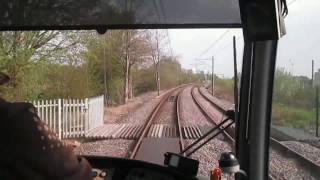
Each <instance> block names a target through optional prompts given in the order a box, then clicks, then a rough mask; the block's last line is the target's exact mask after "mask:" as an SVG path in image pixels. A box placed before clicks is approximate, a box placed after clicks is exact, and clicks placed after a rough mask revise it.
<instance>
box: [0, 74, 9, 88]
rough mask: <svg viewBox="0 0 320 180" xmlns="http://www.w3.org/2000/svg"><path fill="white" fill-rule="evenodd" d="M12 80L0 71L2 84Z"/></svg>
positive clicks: (0, 83)
mask: <svg viewBox="0 0 320 180" xmlns="http://www.w3.org/2000/svg"><path fill="white" fill-rule="evenodd" d="M9 80H10V77H9V76H8V75H6V74H5V73H3V72H0V85H3V84H5V83H7V82H8V81H9Z"/></svg>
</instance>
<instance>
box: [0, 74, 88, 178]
mask: <svg viewBox="0 0 320 180" xmlns="http://www.w3.org/2000/svg"><path fill="white" fill-rule="evenodd" d="M8 81H9V77H8V76H7V75H5V74H4V73H1V72H0V85H2V84H4V83H5V82H8ZM0 117H1V118H0V119H1V125H0V143H1V146H0V179H8V180H9V179H31V180H43V179H52V180H60V179H61V180H89V179H92V177H91V166H90V165H89V163H88V162H87V161H86V160H85V159H83V158H79V157H77V156H76V155H75V154H74V153H73V151H72V148H71V147H70V146H68V145H67V144H66V143H63V142H61V141H60V140H59V139H58V138H57V136H56V135H55V133H53V132H52V131H50V130H49V128H48V126H46V125H45V124H44V123H43V122H42V121H41V120H40V119H39V117H38V116H37V114H36V109H35V107H34V106H33V105H32V104H29V103H22V102H17V103H10V102H7V101H5V100H3V99H1V98H0Z"/></svg>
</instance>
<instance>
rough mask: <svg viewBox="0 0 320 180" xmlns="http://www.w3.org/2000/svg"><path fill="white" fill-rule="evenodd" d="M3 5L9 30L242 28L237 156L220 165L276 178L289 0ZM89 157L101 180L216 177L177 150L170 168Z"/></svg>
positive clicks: (251, 178) (3, 24) (3, 23)
mask: <svg viewBox="0 0 320 180" xmlns="http://www.w3.org/2000/svg"><path fill="white" fill-rule="evenodd" d="M154 3H155V4H157V7H159V8H158V9H155V8H154ZM0 4H1V6H0V9H1V11H0V14H2V15H0V30H1V31H29V30H96V31H97V32H98V33H100V34H103V33H105V32H106V31H108V30H114V29H190V28H237V29H242V32H243V37H244V52H243V62H242V64H243V67H242V70H241V71H242V76H241V81H240V82H241V83H240V84H239V86H240V92H239V95H238V97H239V102H236V103H237V105H238V109H236V110H235V111H233V112H230V114H229V115H230V117H232V119H233V120H234V123H235V126H236V133H235V134H236V137H235V139H236V146H235V154H230V153H229V154H228V152H226V153H225V154H222V155H221V158H222V159H220V160H223V158H225V160H226V162H224V163H225V164H224V165H225V166H227V167H220V168H221V169H222V170H224V171H228V170H229V171H230V172H231V173H237V175H236V179H247V180H258V179H259V180H266V179H269V175H268V163H269V161H268V159H269V150H268V148H269V136H270V123H271V120H270V119H271V104H272V89H273V79H274V71H275V62H276V54H277V44H278V41H279V40H280V39H281V37H282V36H284V35H285V33H286V32H285V31H286V30H285V25H284V17H285V16H286V14H287V7H286V1H285V0H273V1H272V0H270V1H262V0H202V1H193V0H154V1H148V0H142V1H138V0H137V1H135V0H129V1H127V0H120V1H113V0H97V1H89V0H80V1H75V0H69V1H64V0H54V1H41V2H40V1H24V0H16V1H10V0H3V1H2V2H1V3H0ZM1 12H6V13H5V14H3V13H1ZM208 38H209V37H208ZM84 158H86V159H87V160H88V161H89V163H90V164H91V166H92V167H93V168H94V169H96V170H97V171H99V172H100V171H103V170H105V171H106V173H107V175H106V176H105V177H103V178H100V179H128V180H129V179H159V180H160V179H210V177H197V176H196V172H197V163H198V162H197V161H195V160H192V159H189V158H186V157H183V156H181V155H179V154H173V153H170V152H168V153H167V154H166V162H165V164H164V165H163V166H160V165H155V164H152V163H148V162H142V161H138V160H128V159H121V158H111V157H99V156H84ZM226 164H227V165H226ZM221 165H222V164H221ZM233 166H237V167H236V170H234V169H232V167H233ZM239 171H241V172H242V173H238V172H239ZM97 178H99V177H97ZM214 178H215V177H214V175H213V176H212V177H211V179H214Z"/></svg>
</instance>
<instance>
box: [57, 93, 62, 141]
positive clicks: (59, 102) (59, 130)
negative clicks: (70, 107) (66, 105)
mask: <svg viewBox="0 0 320 180" xmlns="http://www.w3.org/2000/svg"><path fill="white" fill-rule="evenodd" d="M61 112H62V104H61V99H58V134H59V139H61V137H62V136H61V133H62V129H61V127H62V126H61V118H62V113H61Z"/></svg>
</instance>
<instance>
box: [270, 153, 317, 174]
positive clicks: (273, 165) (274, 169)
mask: <svg viewBox="0 0 320 180" xmlns="http://www.w3.org/2000/svg"><path fill="white" fill-rule="evenodd" d="M270 151H271V154H270V157H271V161H270V167H269V172H271V173H272V174H273V175H274V177H276V179H277V180H288V179H290V180H291V179H292V180H296V179H308V180H315V178H314V177H312V176H311V175H310V174H309V173H308V172H306V171H304V170H303V169H302V167H300V166H299V165H298V164H297V163H296V162H295V160H294V159H289V158H285V157H283V156H281V155H280V154H279V153H276V152H275V151H274V150H273V149H271V150H270Z"/></svg>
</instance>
